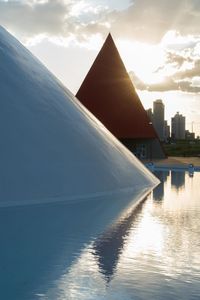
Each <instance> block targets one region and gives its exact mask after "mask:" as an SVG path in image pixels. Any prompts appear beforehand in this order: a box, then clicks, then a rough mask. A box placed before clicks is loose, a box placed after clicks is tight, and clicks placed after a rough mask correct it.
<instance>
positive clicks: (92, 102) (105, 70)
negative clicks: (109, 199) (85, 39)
mask: <svg viewBox="0 0 200 300" xmlns="http://www.w3.org/2000/svg"><path fill="white" fill-rule="evenodd" d="M76 97H77V98H78V99H79V100H80V102H81V103H82V104H83V105H85V106H86V107H87V108H88V109H89V110H90V111H91V112H92V113H93V114H94V115H95V116H96V117H97V118H98V119H99V120H100V121H101V122H102V123H103V124H104V125H105V126H106V127H107V128H108V130H110V131H111V132H112V133H113V135H115V137H117V138H118V139H119V140H120V141H121V142H122V143H123V144H124V145H126V146H127V147H128V148H129V149H130V150H131V151H132V152H133V153H135V154H136V155H137V156H138V157H139V158H163V157H165V154H164V152H163V149H162V147H161V144H160V142H159V139H158V136H157V134H156V132H155V129H154V127H153V125H152V123H151V121H150V120H149V118H148V116H147V113H146V111H145V110H144V108H143V106H142V103H141V101H140V99H139V97H138V95H137V93H136V91H135V88H134V86H133V84H132V81H131V79H130V77H129V75H128V73H127V71H126V68H125V66H124V64H123V62H122V59H121V57H120V55H119V52H118V50H117V48H116V46H115V43H114V41H113V39H112V36H111V34H109V35H108V37H107V39H106V41H105V43H104V45H103V47H102V48H101V50H100V52H99V54H98V55H97V57H96V59H95V61H94V63H93V65H92V67H91V69H90V70H89V72H88V74H87V76H86V77H85V79H84V81H83V83H82V85H81V87H80V89H79V90H78V92H77V95H76Z"/></svg>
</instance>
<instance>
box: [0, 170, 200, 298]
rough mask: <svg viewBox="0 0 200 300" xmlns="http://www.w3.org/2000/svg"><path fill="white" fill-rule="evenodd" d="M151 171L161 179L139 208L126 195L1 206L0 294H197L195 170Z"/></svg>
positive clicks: (199, 182) (199, 199)
mask: <svg viewBox="0 0 200 300" xmlns="http://www.w3.org/2000/svg"><path fill="white" fill-rule="evenodd" d="M155 174H156V176H157V177H158V178H159V179H160V180H161V184H160V185H159V186H157V188H155V189H154V191H153V192H152V193H151V194H150V195H149V196H147V198H146V199H144V200H143V201H141V202H140V204H139V205H138V206H137V207H136V208H135V206H134V203H132V201H131V200H130V199H102V201H100V202H98V203H97V202H96V203H93V204H92V205H91V202H86V203H81V204H80V203H79V204H78V203H77V204H74V205H72V204H71V205H67V206H66V205H64V204H62V205H49V206H46V205H45V206H42V207H41V206H40V207H35V208H34V210H33V209H32V210H30V208H27V207H26V208H23V207H21V208H15V211H13V212H12V213H11V211H10V210H9V209H6V208H5V209H4V213H3V214H2V216H1V222H3V221H4V224H5V222H6V221H5V219H4V220H3V221H2V218H3V216H5V215H6V213H7V220H8V219H9V220H10V222H8V221H7V227H8V228H7V232H8V233H9V237H8V236H6V237H5V235H3V240H2V242H3V244H4V245H5V243H7V244H6V247H3V248H1V249H0V257H1V275H0V277H1V278H0V279H1V285H2V286H1V291H3V293H4V294H3V295H4V296H5V297H4V299H20V300H22V299H50V300H53V299H59V300H64V299H67V300H68V299H69V300H71V299H72V300H77V299H81V300H82V299H84V300H86V299H87V300H103V299H106V300H118V299H120V300H121V299H124V300H131V299H133V300H135V299H137V300H139V299H148V300H154V299H166V300H168V299H169V300H170V299H183V300H184V299H185V300H190V299H200V239H199V237H200V189H199V186H200V173H194V174H188V173H185V172H173V171H168V172H162V171H159V172H158V171H157V172H155ZM27 209H29V210H30V211H28V212H27ZM25 210H26V215H27V218H24V212H25ZM20 216H23V221H20V222H19V220H20V219H22V218H21V217H20ZM4 218H6V217H4ZM11 220H18V221H17V222H18V223H17V225H15V226H13V225H12V224H13V223H12V222H11ZM33 220H37V222H36V224H35V226H34V228H32V227H31V224H33ZM15 223H16V222H15ZM0 225H2V224H0ZM1 227H2V226H1ZM1 231H2V233H1V234H3V231H4V229H2V228H1ZM4 232H5V231H4ZM22 233H23V234H22ZM24 236H25V237H26V238H25V239H24ZM22 237H23V238H22ZM14 245H15V249H13V247H14ZM3 249H7V250H6V251H4V250H3ZM8 261H9V265H8ZM6 285H7V286H6ZM11 286H12V289H11V288H10V287H11ZM5 287H6V288H5ZM14 295H15V296H14ZM16 295H17V297H16ZM13 297H14V298H13Z"/></svg>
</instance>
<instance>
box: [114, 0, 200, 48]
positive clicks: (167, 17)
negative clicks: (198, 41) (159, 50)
mask: <svg viewBox="0 0 200 300" xmlns="http://www.w3.org/2000/svg"><path fill="white" fill-rule="evenodd" d="M198 2H199V1H198ZM198 2H197V1H196V0H190V1H183V0H173V1H168V0H134V1H132V5H131V6H130V7H129V8H128V9H127V10H124V11H121V12H119V11H113V12H111V13H110V15H109V19H110V20H111V22H112V28H113V29H114V31H116V32H118V34H119V33H120V35H121V36H122V35H123V37H124V36H127V37H128V38H132V39H136V40H138V41H142V42H149V43H159V42H160V41H161V39H162V38H163V36H164V35H165V34H166V32H168V31H171V30H175V31H178V32H180V34H183V35H188V34H198V33H199V18H200V4H199V3H198Z"/></svg>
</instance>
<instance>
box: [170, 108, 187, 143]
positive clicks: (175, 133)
mask: <svg viewBox="0 0 200 300" xmlns="http://www.w3.org/2000/svg"><path fill="white" fill-rule="evenodd" d="M172 138H175V139H181V140H183V139H185V117H184V116H182V115H181V114H179V112H177V113H176V114H175V116H174V117H173V118H172Z"/></svg>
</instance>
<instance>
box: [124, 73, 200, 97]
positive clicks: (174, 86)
mask: <svg viewBox="0 0 200 300" xmlns="http://www.w3.org/2000/svg"><path fill="white" fill-rule="evenodd" d="M129 75H130V78H131V80H132V82H133V85H134V86H135V88H136V89H138V90H141V91H149V92H166V91H182V92H187V93H200V86H199V85H196V86H195V85H194V84H193V83H192V81H191V80H189V79H188V80H175V79H174V78H173V77H165V78H164V80H163V81H161V82H159V83H154V84H147V83H144V82H143V81H142V80H141V79H140V78H138V77H137V75H136V74H135V73H134V72H132V71H131V72H130V73H129Z"/></svg>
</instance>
